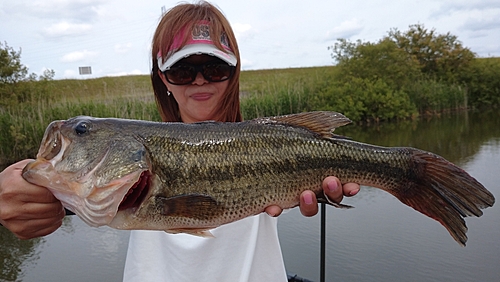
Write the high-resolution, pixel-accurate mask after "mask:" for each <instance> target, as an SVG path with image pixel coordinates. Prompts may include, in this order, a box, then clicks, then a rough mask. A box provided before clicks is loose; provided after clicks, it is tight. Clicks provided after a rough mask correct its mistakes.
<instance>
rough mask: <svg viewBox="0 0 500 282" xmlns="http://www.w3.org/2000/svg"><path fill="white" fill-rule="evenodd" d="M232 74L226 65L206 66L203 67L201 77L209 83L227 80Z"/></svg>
mask: <svg viewBox="0 0 500 282" xmlns="http://www.w3.org/2000/svg"><path fill="white" fill-rule="evenodd" d="M232 73H233V67H231V66H230V65H228V64H225V63H223V64H206V65H204V66H203V76H204V77H205V79H207V80H208V81H211V82H219V81H224V80H228V79H229V78H230V77H231V75H232Z"/></svg>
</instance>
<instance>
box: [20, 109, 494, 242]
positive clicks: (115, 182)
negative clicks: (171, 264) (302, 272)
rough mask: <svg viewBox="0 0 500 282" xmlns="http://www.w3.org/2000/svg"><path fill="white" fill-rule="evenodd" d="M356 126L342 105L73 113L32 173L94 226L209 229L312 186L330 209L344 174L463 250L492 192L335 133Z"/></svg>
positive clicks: (289, 203) (454, 171)
mask: <svg viewBox="0 0 500 282" xmlns="http://www.w3.org/2000/svg"><path fill="white" fill-rule="evenodd" d="M349 122H350V120H349V119H348V118H346V117H345V116H343V115H341V114H339V113H334V112H309V113H301V114H294V115H286V116H277V117H268V118H258V119H254V120H250V121H244V122H239V123H219V122H201V123H195V124H185V123H159V122H147V121H138V120H124V119H114V118H92V117H83V116H82V117H75V118H71V119H68V120H64V121H54V122H52V123H51V124H50V125H49V126H48V128H47V130H46V132H45V135H44V137H43V140H42V143H41V147H40V150H39V152H38V155H37V159H36V161H34V162H32V163H30V164H28V165H27V166H26V167H25V169H24V172H23V177H24V178H25V179H26V180H27V181H29V182H31V183H33V184H37V185H40V186H44V187H47V188H48V189H50V191H52V193H53V194H54V195H55V196H56V197H57V198H58V199H59V200H60V201H61V202H62V203H63V205H64V206H65V207H66V208H68V209H69V210H71V211H73V212H75V213H76V214H77V215H78V216H79V217H81V218H82V219H83V220H84V221H85V222H86V223H87V224H89V225H91V226H102V225H109V226H111V227H113V228H117V229H152V230H164V231H166V232H169V233H179V232H184V233H190V234H195V235H201V236H205V235H210V233H209V231H208V230H209V229H211V228H215V227H217V226H220V225H222V224H226V223H229V222H233V221H236V220H239V219H242V218H244V217H247V216H251V215H255V214H258V213H261V212H263V211H264V209H265V208H266V207H267V206H269V205H278V206H280V207H281V208H283V209H286V208H292V207H295V206H297V205H298V204H299V195H300V194H301V192H303V191H304V190H312V191H314V192H316V194H317V196H318V198H319V199H320V200H321V201H324V202H327V203H330V204H333V203H332V202H331V201H329V200H328V199H327V198H326V197H325V196H324V195H323V192H322V188H321V183H322V181H323V179H324V178H325V177H326V176H329V175H335V176H337V177H338V178H339V179H340V180H341V182H342V183H347V182H355V183H359V184H361V185H366V186H372V187H377V188H380V189H383V190H384V191H387V192H389V193H391V194H392V195H394V196H395V197H396V198H398V199H399V200H400V201H401V202H403V203H404V204H406V205H408V206H410V207H412V208H414V209H415V210H417V211H419V212H421V213H423V214H425V215H427V216H429V217H431V218H433V219H435V220H437V221H439V222H440V223H441V224H442V225H443V226H444V227H445V228H446V229H447V230H448V231H449V232H450V234H451V236H452V237H453V238H454V239H455V240H456V241H457V242H458V243H459V244H461V245H465V242H466V241H467V236H466V235H465V233H466V231H467V227H466V225H465V221H464V219H463V218H462V217H465V216H481V215H482V211H481V209H483V208H486V207H490V206H492V205H493V203H494V202H495V199H494V197H493V195H492V194H491V193H490V192H489V191H488V190H486V189H485V188H484V187H483V185H481V184H480V183H479V182H478V181H476V180H475V179H474V178H472V177H471V176H470V175H469V174H467V173H466V172H465V171H464V170H462V169H460V168H459V167H457V166H455V165H454V164H452V163H450V162H448V161H447V160H445V159H444V158H442V157H440V156H437V155H435V154H432V153H429V152H425V151H422V150H418V149H414V148H406V147H399V148H398V147H394V148H386V147H379V146H373V145H368V144H363V143H359V142H355V141H352V140H349V139H347V138H345V137H341V136H338V135H334V134H333V133H332V132H333V130H334V129H335V128H336V127H339V126H342V125H345V124H347V123H349ZM339 206H342V205H339Z"/></svg>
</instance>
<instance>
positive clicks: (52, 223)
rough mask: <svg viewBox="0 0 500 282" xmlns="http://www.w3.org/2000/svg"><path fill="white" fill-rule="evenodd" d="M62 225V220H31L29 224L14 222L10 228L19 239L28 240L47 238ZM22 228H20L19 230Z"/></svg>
mask: <svg viewBox="0 0 500 282" xmlns="http://www.w3.org/2000/svg"><path fill="white" fill-rule="evenodd" d="M61 225H62V219H60V220H54V219H36V220H30V221H29V223H27V222H25V221H18V222H13V223H11V224H10V226H9V227H8V228H9V230H10V231H11V232H12V233H14V235H16V236H17V237H18V238H19V239H23V240H27V239H32V238H36V237H41V236H46V235H48V234H50V233H52V232H54V231H56V230H57V229H58V228H59V227H61ZM18 227H20V228H21V229H20V228H18Z"/></svg>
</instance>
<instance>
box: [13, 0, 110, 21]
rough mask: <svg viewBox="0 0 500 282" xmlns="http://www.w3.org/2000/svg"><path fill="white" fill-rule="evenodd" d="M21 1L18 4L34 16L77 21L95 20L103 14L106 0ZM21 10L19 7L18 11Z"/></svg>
mask: <svg viewBox="0 0 500 282" xmlns="http://www.w3.org/2000/svg"><path fill="white" fill-rule="evenodd" d="M12 2H14V1H12ZM16 2H17V1H16ZM19 2H20V3H19V4H18V5H19V6H22V11H24V12H25V13H27V14H29V15H30V16H32V17H37V18H46V19H47V18H48V19H72V20H73V21H77V22H88V21H92V20H94V19H95V18H96V17H98V16H99V15H100V14H101V9H102V8H101V6H102V5H104V4H105V3H106V1H105V0H32V1H19ZM20 10H21V9H17V11H20Z"/></svg>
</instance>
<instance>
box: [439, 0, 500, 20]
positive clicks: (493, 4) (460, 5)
mask: <svg viewBox="0 0 500 282" xmlns="http://www.w3.org/2000/svg"><path fill="white" fill-rule="evenodd" d="M499 8H500V1H498V0H462V1H460V0H458V1H457V0H448V1H443V4H442V5H441V6H440V7H439V9H438V10H437V11H435V12H434V13H432V14H431V15H430V17H431V18H440V17H441V16H447V15H450V14H453V13H457V12H459V13H460V12H462V13H467V12H471V11H491V10H494V9H499Z"/></svg>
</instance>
